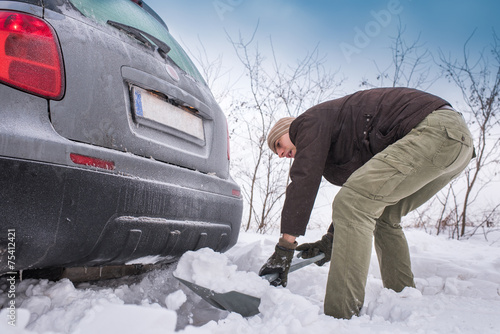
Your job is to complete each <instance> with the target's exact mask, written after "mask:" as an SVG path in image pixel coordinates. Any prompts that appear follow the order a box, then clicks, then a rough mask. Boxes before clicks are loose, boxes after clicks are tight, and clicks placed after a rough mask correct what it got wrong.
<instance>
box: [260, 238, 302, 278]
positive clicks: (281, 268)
mask: <svg viewBox="0 0 500 334" xmlns="http://www.w3.org/2000/svg"><path fill="white" fill-rule="evenodd" d="M295 247H297V242H295V243H294V244H291V243H289V242H286V241H284V240H283V239H280V242H279V243H278V244H277V245H276V247H275V248H274V253H273V255H271V257H270V258H269V259H268V260H267V262H266V263H265V264H264V265H263V266H262V268H260V271H259V276H264V275H267V274H274V273H276V274H278V278H276V279H275V280H274V281H271V282H269V283H271V285H273V286H279V285H282V286H283V287H285V286H286V284H287V281H288V271H289V270H290V264H291V262H292V259H293V253H294V248H295Z"/></svg>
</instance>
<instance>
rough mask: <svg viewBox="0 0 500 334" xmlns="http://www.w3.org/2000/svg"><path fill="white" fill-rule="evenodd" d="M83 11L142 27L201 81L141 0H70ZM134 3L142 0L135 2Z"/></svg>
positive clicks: (103, 19) (97, 18)
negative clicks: (164, 44)
mask: <svg viewBox="0 0 500 334" xmlns="http://www.w3.org/2000/svg"><path fill="white" fill-rule="evenodd" d="M70 2H71V3H72V4H73V6H75V7H76V8H77V9H78V10H79V11H80V12H81V13H82V14H83V15H85V16H86V17H88V18H91V19H93V20H95V21H97V22H100V23H103V24H106V22H107V21H108V20H111V21H115V22H119V23H122V24H126V25H129V26H132V27H134V28H136V29H139V30H142V31H144V32H146V33H148V34H150V35H153V36H154V37H156V38H158V39H160V40H161V41H163V42H165V43H166V44H167V45H168V46H170V48H171V50H170V52H169V53H168V56H169V57H170V58H171V59H172V60H173V61H174V62H175V63H176V64H177V66H179V67H180V68H181V69H183V70H184V71H186V72H187V73H188V74H190V75H191V76H192V77H194V78H195V79H196V80H198V81H200V82H201V83H203V84H205V81H204V80H203V77H202V76H201V74H200V73H199V72H198V70H197V69H196V66H195V65H194V64H193V62H192V61H191V59H190V58H189V57H188V55H187V54H186V52H185V51H184V50H183V49H182V48H181V46H180V45H179V43H177V41H176V40H175V39H174V38H173V37H172V35H170V32H169V31H168V28H167V26H166V25H165V23H164V22H163V21H161V19H160V18H159V17H158V15H157V14H156V13H155V12H154V11H152V9H151V8H150V7H149V6H147V5H146V4H145V3H143V2H142V1H132V0H107V1H102V0H71V1H70ZM137 3H143V5H138V4H137Z"/></svg>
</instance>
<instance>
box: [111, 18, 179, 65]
mask: <svg viewBox="0 0 500 334" xmlns="http://www.w3.org/2000/svg"><path fill="white" fill-rule="evenodd" d="M107 23H108V24H109V25H110V26H112V27H115V28H117V29H120V30H123V31H125V32H126V33H128V34H129V35H132V36H133V37H134V38H136V39H137V40H139V41H140V42H142V43H144V44H145V45H147V46H148V47H150V48H151V50H154V48H155V46H156V49H157V50H158V53H159V54H160V56H162V57H163V58H165V59H166V58H167V53H168V52H169V51H170V50H171V48H170V46H168V44H167V43H165V42H163V41H161V40H159V39H158V38H156V37H154V36H153V35H151V34H148V33H147V32H145V31H142V30H140V29H137V28H134V27H131V26H129V25H126V24H123V23H119V22H116V21H111V20H108V21H107ZM150 41H151V42H153V43H154V44H155V45H151V43H150Z"/></svg>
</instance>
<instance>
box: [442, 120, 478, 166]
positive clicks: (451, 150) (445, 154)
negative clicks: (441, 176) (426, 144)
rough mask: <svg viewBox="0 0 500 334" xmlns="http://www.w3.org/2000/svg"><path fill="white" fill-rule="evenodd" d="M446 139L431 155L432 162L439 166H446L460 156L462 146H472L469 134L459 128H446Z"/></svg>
mask: <svg viewBox="0 0 500 334" xmlns="http://www.w3.org/2000/svg"><path fill="white" fill-rule="evenodd" d="M445 132H446V140H444V141H443V144H442V145H441V147H440V148H439V149H438V150H437V151H436V152H435V154H434V156H433V157H432V163H433V164H434V166H436V167H439V168H447V167H450V166H451V165H453V163H454V162H455V161H456V160H457V159H458V157H459V156H460V152H461V151H462V148H463V147H464V146H466V147H471V146H472V138H471V136H470V134H468V133H467V132H465V131H463V130H460V129H453V128H446V129H445Z"/></svg>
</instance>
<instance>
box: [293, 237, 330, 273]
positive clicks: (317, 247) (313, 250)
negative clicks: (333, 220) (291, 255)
mask: <svg viewBox="0 0 500 334" xmlns="http://www.w3.org/2000/svg"><path fill="white" fill-rule="evenodd" d="M332 246H333V234H332V233H330V232H328V233H327V234H325V235H324V236H323V237H322V238H321V240H318V241H316V242H312V243H306V244H302V245H299V246H298V247H297V248H296V250H297V251H301V252H302V254H301V255H300V256H301V257H302V258H304V259H309V258H311V257H315V256H316V255H318V254H319V253H324V254H325V257H324V258H322V259H321V260H319V261H318V262H315V263H316V264H317V265H318V266H322V265H324V264H325V263H327V262H328V261H330V259H331V257H332Z"/></svg>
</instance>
